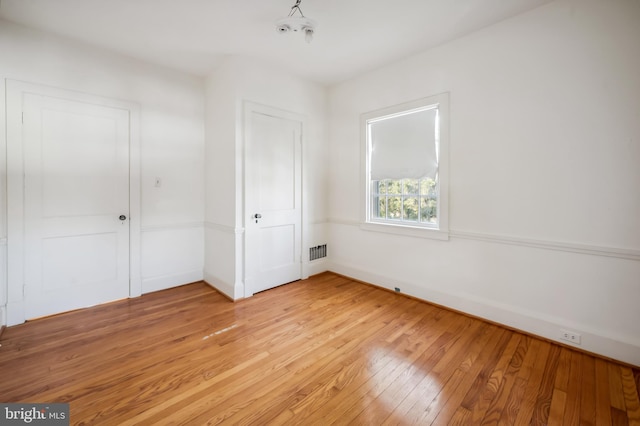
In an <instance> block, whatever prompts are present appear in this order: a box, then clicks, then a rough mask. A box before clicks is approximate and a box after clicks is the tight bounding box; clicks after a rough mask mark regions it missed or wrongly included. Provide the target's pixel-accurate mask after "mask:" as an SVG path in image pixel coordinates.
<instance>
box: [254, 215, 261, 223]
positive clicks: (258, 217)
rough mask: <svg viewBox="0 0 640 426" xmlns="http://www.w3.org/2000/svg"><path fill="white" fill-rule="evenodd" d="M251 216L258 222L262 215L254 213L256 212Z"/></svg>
mask: <svg viewBox="0 0 640 426" xmlns="http://www.w3.org/2000/svg"><path fill="white" fill-rule="evenodd" d="M253 217H254V218H255V220H256V223H258V219H260V218H261V217H262V215H261V214H260V213H256V214H254V215H253Z"/></svg>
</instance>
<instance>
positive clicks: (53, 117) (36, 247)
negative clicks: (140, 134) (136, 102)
mask: <svg viewBox="0 0 640 426" xmlns="http://www.w3.org/2000/svg"><path fill="white" fill-rule="evenodd" d="M23 150H24V151H23V153H24V241H25V253H24V256H25V257H24V283H25V314H26V318H27V319H29V318H35V317H39V316H44V315H51V314H55V313H59V312H64V311H68V310H72V309H77V308H82V307H87V306H92V305H96V304H99V303H104V302H108V301H112V300H117V299H122V298H126V297H128V296H129V111H128V110H125V109H120V108H115V107H109V106H104V105H96V104H91V103H86V102H79V101H75V100H69V99H61V98H56V97H51V96H44V95H35V94H24V96H23Z"/></svg>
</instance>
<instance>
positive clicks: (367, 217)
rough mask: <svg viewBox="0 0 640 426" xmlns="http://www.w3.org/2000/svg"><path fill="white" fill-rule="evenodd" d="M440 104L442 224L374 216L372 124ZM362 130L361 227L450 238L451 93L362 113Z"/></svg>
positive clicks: (397, 233)
mask: <svg viewBox="0 0 640 426" xmlns="http://www.w3.org/2000/svg"><path fill="white" fill-rule="evenodd" d="M427 108H438V119H439V121H438V122H439V141H438V144H439V145H438V157H439V161H438V187H439V189H438V224H437V226H433V225H424V224H419V223H416V224H412V223H411V222H406V221H403V222H400V221H393V220H383V219H379V218H373V217H372V214H371V170H370V158H371V152H370V148H371V144H370V140H369V131H368V129H369V124H370V123H371V122H373V121H376V120H380V119H382V118H384V117H389V116H393V115H399V114H402V113H403V112H409V111H412V110H419V109H427ZM360 132H361V169H362V170H361V176H362V186H361V187H362V190H363V191H362V193H363V195H364V196H363V197H362V203H361V204H362V208H361V210H362V212H361V217H362V219H361V225H360V227H361V229H364V230H367V231H376V232H385V233H391V234H396V235H407V236H412V237H421V238H433V239H439V240H448V239H449V94H448V93H441V94H438V95H434V96H429V97H427V98H422V99H417V100H414V101H410V102H405V103H402V104H399V105H394V106H391V107H387V108H382V109H379V110H376V111H372V112H368V113H365V114H362V115H361V117H360Z"/></svg>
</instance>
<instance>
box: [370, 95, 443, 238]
mask: <svg viewBox="0 0 640 426" xmlns="http://www.w3.org/2000/svg"><path fill="white" fill-rule="evenodd" d="M447 114H448V95H447V94H442V95H437V96H433V97H430V98H426V99H420V100H418V101H414V102H409V103H406V104H402V105H398V106H395V107H390V108H385V109H383V110H380V111H375V112H372V113H368V114H365V115H363V117H362V126H363V135H364V145H365V149H364V152H365V157H366V158H365V161H364V164H365V171H364V173H365V182H366V185H365V193H366V195H365V208H364V211H365V212H364V216H365V218H364V225H365V228H367V229H373V230H380V231H386V232H394V233H398V232H400V233H409V234H412V235H420V236H427V237H431V236H435V237H437V238H442V237H444V238H447V235H446V233H447V231H448V220H447V212H448V209H447V200H448V197H447V163H448V161H447V156H448V149H447V147H448V134H449V132H448V117H447ZM433 231H436V232H433Z"/></svg>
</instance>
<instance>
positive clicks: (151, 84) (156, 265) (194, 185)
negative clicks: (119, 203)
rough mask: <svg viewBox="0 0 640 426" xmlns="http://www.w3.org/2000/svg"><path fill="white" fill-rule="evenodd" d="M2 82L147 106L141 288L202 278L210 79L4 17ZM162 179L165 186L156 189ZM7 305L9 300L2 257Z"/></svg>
mask: <svg viewBox="0 0 640 426" xmlns="http://www.w3.org/2000/svg"><path fill="white" fill-rule="evenodd" d="M0 58H1V60H0V79H1V80H2V92H0V95H2V96H1V98H2V99H4V81H5V79H14V80H22V81H26V82H30V83H36V84H42V85H49V86H55V87H59V88H63V89H68V90H75V91H80V92H84V93H88V94H92V95H99V96H103V97H109V98H114V99H121V100H126V101H132V102H135V103H137V104H139V105H140V120H141V122H140V133H141V172H142V178H141V180H142V181H141V191H142V193H141V199H142V205H141V210H142V211H141V215H142V218H141V222H142V236H141V238H142V242H141V244H142V260H141V269H142V272H141V273H142V291H143V292H148V291H153V290H158V289H161V288H166V287H170V286H174V285H178V284H184V283H186V282H190V281H196V280H200V279H202V273H203V262H204V243H203V241H204V238H203V233H204V231H203V222H204V161H203V153H204V126H203V122H204V81H203V79H201V78H197V77H193V76H188V75H185V74H182V73H178V72H174V71H170V70H167V69H164V68H160V67H156V66H152V65H148V64H146V63H143V62H140V61H138V60H135V59H131V58H127V57H124V56H120V55H116V54H112V53H109V52H106V51H102V50H100V49H96V48H93V47H90V46H86V45H84V44H82V43H78V42H73V41H69V40H67V39H64V38H60V37H55V36H52V35H48V34H45V33H41V32H38V31H34V30H31V29H27V28H25V27H21V26H18V25H15V24H12V23H9V22H6V21H2V20H0ZM1 104H2V109H1V110H0V116H1V119H0V131H1V132H0V145H1V146H0V152H1V153H2V154H1V155H2V158H0V167H2V170H1V171H0V179H1V180H2V182H0V188H2V189H0V191H2V193H0V203H1V204H0V246H1V247H2V252H3V253H4V252H5V250H4V249H5V248H6V247H4V244H6V235H7V230H6V211H7V208H8V207H9V208H10V207H11V205H7V200H6V194H5V193H4V189H5V183H6V159H5V158H4V153H5V146H6V140H5V132H4V126H5V122H4V120H5V113H4V101H3V102H2V103H1ZM156 177H160V178H161V180H162V186H161V187H159V188H157V187H155V186H154V183H155V178H156ZM1 258H2V262H3V263H2V273H1V274H0V277H2V281H1V282H0V306H4V305H5V303H6V286H7V283H6V282H5V277H6V255H3V256H2V257H1Z"/></svg>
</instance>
